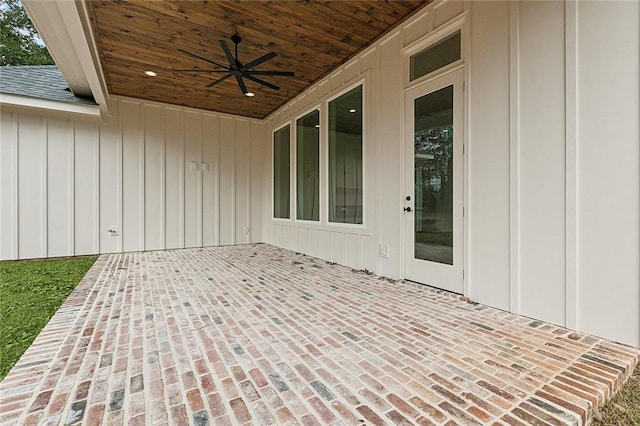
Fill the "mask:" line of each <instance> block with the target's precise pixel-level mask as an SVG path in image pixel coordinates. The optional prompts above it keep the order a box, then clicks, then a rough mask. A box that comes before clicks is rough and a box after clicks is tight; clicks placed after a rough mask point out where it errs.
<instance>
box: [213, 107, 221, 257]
mask: <svg viewBox="0 0 640 426" xmlns="http://www.w3.org/2000/svg"><path fill="white" fill-rule="evenodd" d="M215 122H216V135H215V137H216V139H215V152H216V164H215V167H216V172H215V174H214V179H215V183H214V187H215V191H216V195H215V198H214V200H213V206H214V209H215V212H214V215H215V216H214V217H215V223H214V231H215V236H214V238H213V242H214V243H215V245H216V246H219V245H220V126H221V123H220V117H219V116H216V118H215Z"/></svg>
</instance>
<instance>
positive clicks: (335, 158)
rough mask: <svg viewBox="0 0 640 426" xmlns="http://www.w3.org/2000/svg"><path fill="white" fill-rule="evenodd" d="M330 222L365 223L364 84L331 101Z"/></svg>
mask: <svg viewBox="0 0 640 426" xmlns="http://www.w3.org/2000/svg"><path fill="white" fill-rule="evenodd" d="M328 172H329V222H338V223H353V224H361V223H362V204H363V203H362V86H358V87H356V88H355V89H352V90H350V91H349V92H347V93H345V94H343V95H342V96H340V97H338V98H336V99H334V100H332V101H331V102H329V171H328Z"/></svg>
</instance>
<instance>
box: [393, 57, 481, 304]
mask: <svg viewBox="0 0 640 426" xmlns="http://www.w3.org/2000/svg"><path fill="white" fill-rule="evenodd" d="M445 77H450V78H451V80H452V82H453V83H456V81H455V80H458V81H457V83H460V84H461V85H462V88H461V90H462V94H461V103H462V105H460V111H461V114H462V117H461V120H460V125H459V126H458V127H459V128H461V129H462V153H461V155H462V158H461V160H460V161H459V164H460V167H462V169H463V170H462V173H461V176H460V178H461V180H462V182H460V185H459V186H461V187H462V194H461V200H460V203H461V207H462V221H461V223H462V230H461V235H459V238H456V241H457V240H461V242H459V244H460V249H459V250H460V254H459V257H460V278H459V279H460V280H461V285H460V286H459V293H460V294H463V295H467V293H468V273H467V259H468V253H467V250H468V238H469V235H468V229H469V226H468V220H467V218H468V216H469V214H468V213H469V212H468V208H467V206H468V202H467V201H468V191H467V188H468V155H467V151H468V150H467V146H466V145H467V142H468V137H467V135H468V124H467V123H468V100H467V93H466V81H467V69H466V67H465V66H464V64H459V65H458V66H455V67H452V68H450V69H446V70H444V71H443V72H440V73H437V74H436V75H433V76H430V78H428V79H426V80H423V81H419V82H417V83H416V84H413V85H411V86H409V87H406V88H405V90H404V91H403V98H402V99H403V107H402V112H401V116H402V153H403V155H402V158H401V163H402V164H401V170H402V193H401V199H400V200H401V203H400V205H399V208H403V207H406V206H409V205H410V206H411V207H412V208H413V207H414V201H415V200H412V202H409V203H407V202H406V201H405V196H406V195H408V194H409V193H408V192H407V191H409V190H411V193H410V195H411V196H412V198H413V197H414V191H415V186H414V185H415V177H413V173H411V179H409V175H410V173H409V172H410V170H408V168H409V165H411V166H413V160H412V161H411V162H409V155H413V150H411V152H408V151H410V150H409V148H408V147H409V146H410V141H409V138H411V139H412V131H413V122H412V121H413V117H410V116H409V110H408V108H407V101H408V98H409V96H410V93H412V92H415V91H416V90H417V89H421V88H426V87H428V86H432V85H435V84H437V83H438V81H439V80H441V79H443V78H445ZM446 86H447V84H446V83H445V84H443V85H442V87H446ZM437 90H439V88H434V89H433V91H437ZM428 93H430V92H429V91H426V92H425V93H424V95H427V94H428ZM454 96H455V93H454ZM413 99H415V98H413ZM459 131H460V130H458V132H459ZM411 170H413V167H411ZM454 203H455V201H454ZM407 214H408V213H405V212H402V219H401V221H402V225H401V229H402V232H401V238H400V240H401V243H402V246H401V247H402V249H401V253H402V255H401V258H402V265H401V271H402V276H403V277H404V278H405V279H409V278H407V272H408V271H407V270H408V267H407V266H408V262H409V261H410V260H411V259H413V252H412V250H410V248H409V244H408V243H409V242H408V239H409V237H408V232H409V231H410V228H412V227H413V226H415V222H414V220H411V221H409V220H407ZM411 214H413V213H411ZM409 222H410V223H411V224H410V225H409ZM411 232H413V231H411ZM454 244H455V241H454ZM454 253H455V252H454ZM454 259H455V255H454ZM418 282H420V281H418ZM424 284H425V285H429V286H433V287H437V286H435V285H434V284H432V283H429V282H425V283H424ZM437 288H440V287H437ZM444 290H445V291H452V292H455V293H458V291H453V290H449V289H444Z"/></svg>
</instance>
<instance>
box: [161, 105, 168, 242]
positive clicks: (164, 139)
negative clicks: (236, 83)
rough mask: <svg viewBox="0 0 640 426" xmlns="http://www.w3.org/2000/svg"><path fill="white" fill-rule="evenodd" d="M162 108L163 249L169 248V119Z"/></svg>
mask: <svg viewBox="0 0 640 426" xmlns="http://www.w3.org/2000/svg"><path fill="white" fill-rule="evenodd" d="M160 108H161V109H162V114H161V120H162V123H161V124H162V149H161V150H160V185H161V186H162V189H161V191H160V205H161V206H162V208H161V209H160V226H161V227H162V230H161V231H160V246H161V247H162V249H163V250H166V249H167V219H166V211H167V174H166V169H167V120H166V118H167V117H166V112H167V110H166V108H165V107H160Z"/></svg>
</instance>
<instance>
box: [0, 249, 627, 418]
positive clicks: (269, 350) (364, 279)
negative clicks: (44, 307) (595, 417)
mask: <svg viewBox="0 0 640 426" xmlns="http://www.w3.org/2000/svg"><path fill="white" fill-rule="evenodd" d="M638 355H639V351H638V349H635V348H631V347H628V346H624V345H620V344H616V343H613V342H609V341H606V340H602V339H598V338H595V337H591V336H587V335H583V334H580V333H576V332H572V331H570V330H566V329H564V328H561V327H557V326H554V325H550V324H546V323H543V322H541V321H535V320H531V319H529V318H525V317H521V316H517V315H513V314H509V313H507V312H503V311H500V310H497V309H493V308H489V307H486V306H483V305H478V304H474V303H473V302H471V301H469V300H467V299H465V298H463V297H460V296H457V295H453V294H450V293H447V292H443V291H439V290H436V289H433V288H430V287H427V286H423V285H419V284H414V283H409V282H396V281H393V280H389V279H386V278H381V277H378V276H375V275H371V274H369V273H368V272H366V271H353V270H351V269H349V268H346V267H343V266H339V265H334V264H330V263H327V262H325V261H322V260H320V259H316V258H312V257H307V256H303V255H299V254H296V253H293V252H290V251H287V250H283V249H280V248H276V247H273V246H269V245H264V244H259V245H245V246H230V247H216V248H203V249H187V250H174V251H161V252H146V253H128V254H114V255H103V256H101V257H100V258H99V259H98V261H97V262H96V264H95V265H94V266H93V268H92V269H91V270H90V271H89V273H88V274H87V276H86V277H85V278H84V279H83V281H82V282H81V283H80V284H79V286H78V287H77V288H76V290H74V292H73V293H72V295H71V296H70V297H69V299H68V300H67V301H66V302H65V304H64V305H63V306H62V307H61V309H60V310H59V311H58V312H57V313H56V315H55V316H54V317H53V318H52V320H51V321H50V323H49V324H48V325H47V326H46V327H45V329H44V330H43V331H42V333H41V334H40V335H39V336H38V338H37V339H36V341H35V342H34V344H33V345H32V346H31V348H30V349H29V350H28V351H27V352H26V353H25V355H24V356H23V357H22V359H21V360H20V361H19V362H18V364H17V365H16V366H15V367H14V368H13V369H12V370H11V372H10V374H9V375H8V376H7V377H6V379H5V380H4V381H3V382H2V383H1V384H0V423H2V424H48V425H53V424H76V423H82V424H101V423H102V424H114V425H115V424H127V425H136V424H140V425H143V424H154V425H155V424H158V425H162V424H171V425H186V424H194V425H204V424H214V425H226V424H233V425H236V424H242V425H244V424H246V425H249V424H303V425H314V424H336V425H338V424H344V425H360V424H373V425H379V424H421V425H433V424H440V425H442V424H446V425H460V424H483V425H484V424H496V425H498V424H509V425H523V424H536V425H564V424H576V425H577V424H586V423H587V422H589V421H590V419H591V416H592V414H593V410H594V409H597V407H598V406H600V405H601V404H602V403H603V402H604V401H605V400H607V399H608V398H609V397H610V396H611V394H612V392H614V391H615V389H616V388H617V387H618V386H619V385H620V384H621V382H622V381H623V380H624V379H625V378H626V377H627V376H628V375H629V374H630V373H631V371H632V370H633V368H634V367H635V365H636V363H637V362H638Z"/></svg>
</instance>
